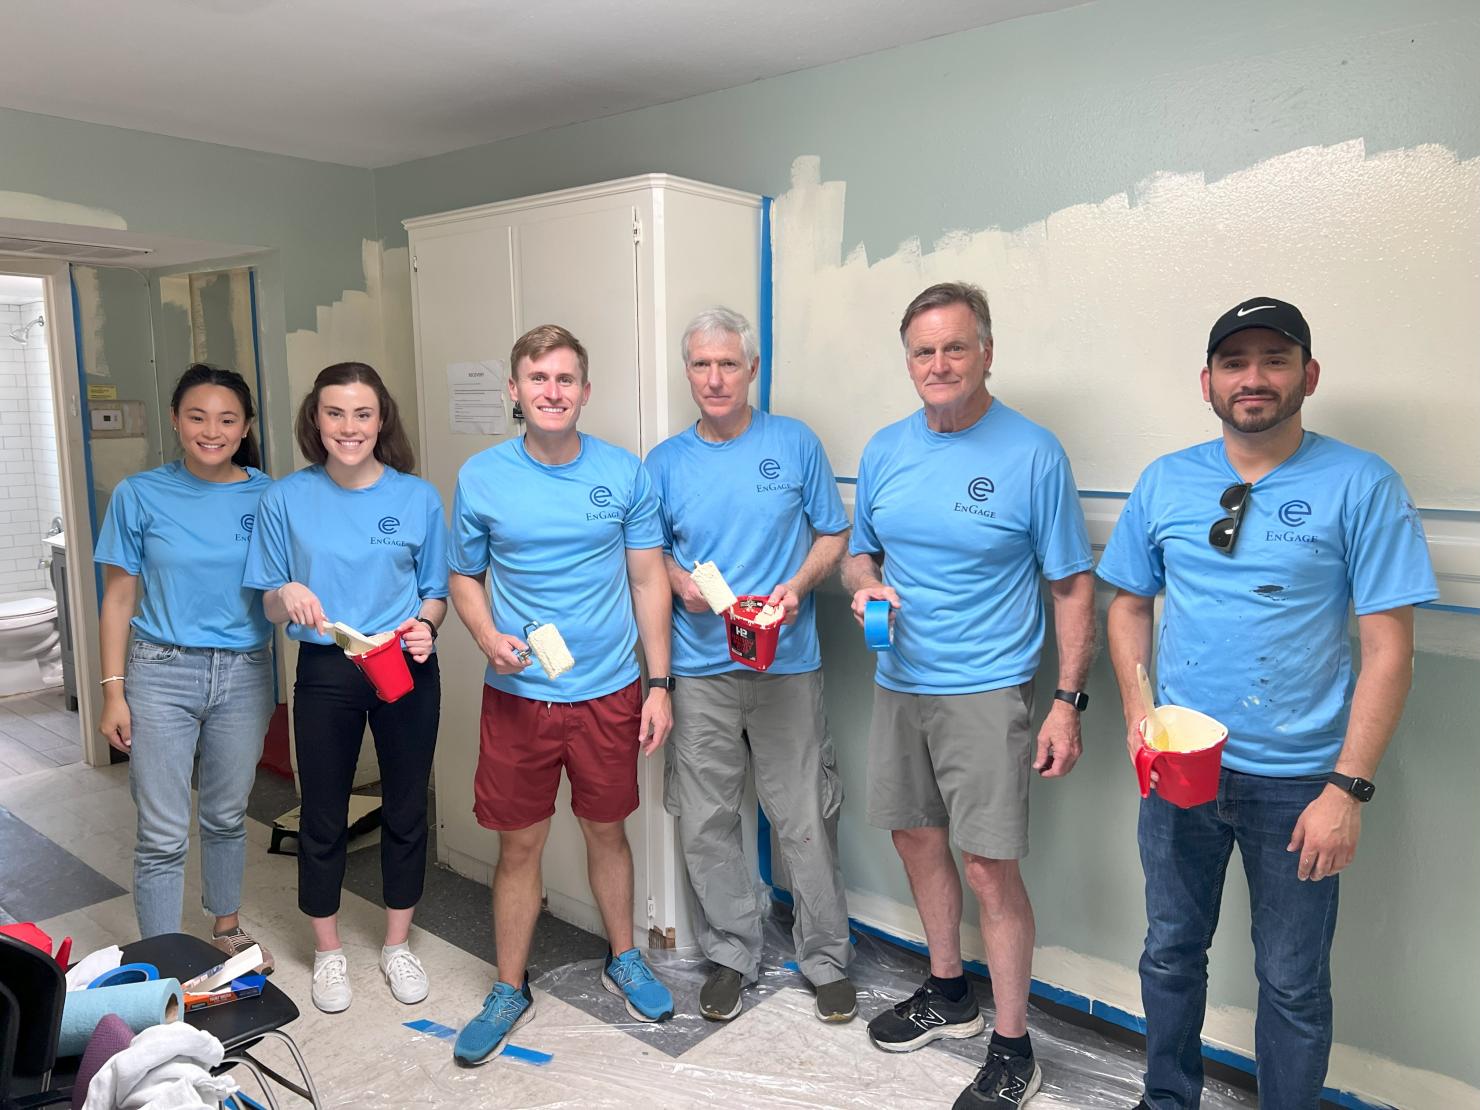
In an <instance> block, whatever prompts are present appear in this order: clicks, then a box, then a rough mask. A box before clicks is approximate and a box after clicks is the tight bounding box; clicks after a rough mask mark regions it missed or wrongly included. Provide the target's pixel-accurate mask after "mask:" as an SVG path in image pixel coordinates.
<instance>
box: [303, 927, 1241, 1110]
mask: <svg viewBox="0 0 1480 1110" xmlns="http://www.w3.org/2000/svg"><path fill="white" fill-rule="evenodd" d="M778 910H779V912H778V915H777V916H775V917H773V919H772V920H771V921H770V922H769V923H768V925H767V930H766V946H765V947H766V952H765V957H764V959H763V966H762V973H761V977H760V980H759V982H758V983H757V984H756V985H755V986H754V987H751V988H749V989H747V990H746V992H745V994H744V995H743V1005H744V1009H743V1010H742V1012H741V1014H740V1015H739V1016H738V1017H737V1018H735V1019H734V1020H733V1021H731V1022H727V1023H716V1022H710V1021H706V1020H704V1019H703V1018H702V1017H700V1016H699V1008H698V999H699V988H700V986H701V985H702V984H703V982H704V978H705V976H706V975H707V974H708V972H709V969H710V965H709V964H708V962H707V961H706V960H704V959H703V958H702V957H701V956H699V955H697V953H694V954H683V955H679V954H675V953H664V952H648V953H646V955H647V957H648V960H649V963H650V964H651V966H652V968H653V970H654V972H655V973H656V974H657V975H658V977H659V978H660V979H662V980H663V982H664V983H665V984H667V985H668V987H669V989H670V990H671V991H672V992H673V996H674V1004H675V1013H674V1016H673V1018H672V1020H670V1021H667V1022H663V1023H661V1024H649V1023H644V1022H639V1021H636V1020H634V1019H633V1018H631V1017H630V1016H629V1015H628V1013H627V1011H626V1008H625V1006H624V1005H623V1003H622V1000H621V999H619V998H617V997H614V996H613V995H611V994H608V993H607V992H606V990H604V989H603V987H602V986H601V961H599V960H583V961H579V962H576V963H572V964H569V965H566V966H563V967H558V968H553V969H550V970H546V971H544V972H542V973H540V974H538V975H537V977H536V978H534V979H533V980H532V982H531V986H532V987H533V989H534V993H535V1016H534V1018H533V1019H532V1020H531V1021H530V1022H529V1023H527V1024H526V1025H524V1026H522V1027H521V1028H519V1029H518V1030H517V1031H516V1032H515V1034H514V1037H513V1041H512V1043H513V1044H515V1045H517V1046H519V1047H521V1048H523V1049H529V1050H533V1051H534V1052H535V1053H548V1054H550V1059H549V1061H548V1062H546V1063H542V1064H537V1063H531V1062H528V1061H527V1060H524V1059H517V1058H511V1057H509V1056H504V1057H500V1058H498V1059H494V1060H491V1061H489V1062H488V1063H487V1064H485V1065H484V1066H482V1067H479V1068H472V1069H466V1068H461V1067H458V1066H457V1065H456V1064H455V1063H454V1062H453V1060H452V1051H451V1046H452V1041H451V1040H450V1039H439V1038H438V1037H436V1036H432V1035H427V1034H425V1033H417V1032H414V1031H413V1030H411V1029H404V1030H403V1032H404V1034H405V1037H404V1051H398V1052H394V1053H390V1054H385V1053H382V1054H379V1055H377V1056H376V1057H374V1058H369V1059H362V1060H360V1061H358V1062H357V1065H356V1070H357V1075H358V1077H359V1079H360V1083H358V1084H357V1086H358V1088H359V1089H358V1090H357V1091H355V1092H354V1094H353V1097H350V1096H349V1095H348V1093H347V1092H346V1093H345V1094H343V1095H341V1096H339V1097H336V1096H335V1095H334V1094H331V1093H330V1092H325V1094H326V1101H327V1102H328V1104H329V1105H331V1106H360V1107H377V1108H379V1107H387V1108H388V1107H407V1108H411V1107H444V1106H445V1107H453V1106H456V1107H540V1108H551V1110H553V1108H557V1107H559V1108H565V1107H569V1108H575V1107H581V1108H590V1107H613V1108H618V1107H621V1108H628V1107H641V1108H650V1110H658V1108H662V1110H668V1108H674V1110H687V1108H696V1110H697V1108H701V1107H702V1108H705V1110H713V1108H715V1107H725V1108H736V1107H744V1108H749V1107H757V1108H764V1107H839V1108H843V1107H931V1106H939V1107H949V1106H950V1105H951V1104H952V1102H953V1101H954V1100H955V1098H956V1096H957V1095H958V1094H959V1093H960V1092H961V1090H962V1089H963V1088H964V1087H965V1086H966V1085H967V1084H968V1083H969V1082H970V1081H971V1079H972V1077H973V1076H974V1075H975V1074H976V1070H977V1068H978V1067H979V1066H980V1064H981V1062H982V1058H983V1056H984V1054H985V1052H986V1045H987V1035H986V1034H983V1035H982V1036H979V1037H974V1038H972V1039H970V1040H965V1041H953V1040H939V1041H936V1042H934V1043H933V1044H931V1045H929V1046H927V1047H926V1048H923V1049H920V1050H918V1051H916V1052H911V1053H887V1052H882V1051H880V1050H879V1049H877V1048H874V1047H873V1045H872V1044H871V1043H870V1042H869V1040H868V1035H867V1030H866V1025H867V1020H868V1018H869V1017H871V1016H872V1015H873V1014H875V1013H877V1012H879V1011H880V1010H881V1009H883V1008H884V1007H886V1006H889V1005H892V1004H893V1003H895V1002H897V1001H900V1000H901V999H903V998H906V997H908V996H909V995H910V994H911V993H912V992H913V991H914V990H915V988H916V987H917V986H918V985H919V984H920V981H921V980H922V979H923V978H924V976H925V974H926V973H927V967H926V964H925V962H924V960H923V959H922V958H921V957H918V956H916V955H914V954H913V953H911V952H908V951H906V950H904V949H901V948H898V947H896V946H894V945H891V944H888V943H886V942H884V941H880V940H877V939H875V938H873V937H870V936H867V935H864V934H860V933H855V934H854V937H855V953H856V957H855V960H854V963H853V966H852V968H850V977H851V978H852V979H853V981H854V983H855V984H856V985H857V987H858V1016H857V1017H856V1018H855V1019H854V1020H853V1021H851V1022H849V1023H847V1024H843V1025H828V1024H824V1023H823V1022H821V1021H819V1020H818V1019H817V1017H816V1015H815V1012H814V1010H813V995H812V991H811V988H810V987H809V985H808V984H807V981H806V980H805V979H804V978H803V977H802V976H801V975H800V974H799V973H798V972H797V971H796V970H795V966H796V965H795V963H792V962H791V961H792V960H793V958H794V957H793V952H792V947H791V939H790V928H789V921H788V920H787V917H786V915H787V914H788V912H789V911H786V910H785V909H784V907H778ZM788 965H789V966H788ZM973 984H974V986H975V989H976V991H977V996H978V999H979V1001H980V1003H981V1006H982V1011H983V1014H984V1015H985V1016H986V1018H987V1028H988V1029H989V1030H990V1028H991V1024H992V1010H991V990H990V987H989V986H988V985H986V984H985V983H982V982H978V981H975V980H973ZM418 1009H420V1008H418ZM413 1016H414V1017H425V1018H430V1019H432V1020H434V1021H438V1022H442V1023H444V1024H446V1025H447V1026H453V1025H460V1024H461V1022H462V1021H463V1020H466V1018H467V1017H468V1016H470V1015H442V1016H439V1015H437V1014H435V1013H427V1014H420V1013H418V1014H416V1015H411V1014H409V1013H408V1015H407V1017H408V1020H409V1019H410V1018H411V1017H413ZM1028 1025H1029V1031H1030V1032H1031V1034H1032V1037H1033V1046H1034V1052H1035V1055H1036V1056H1037V1059H1038V1062H1039V1065H1040V1067H1041V1068H1042V1069H1043V1088H1042V1091H1041V1093H1040V1094H1039V1095H1037V1096H1036V1097H1035V1098H1034V1099H1033V1100H1031V1102H1030V1103H1029V1105H1030V1107H1033V1108H1035V1110H1051V1108H1063V1110H1068V1108H1073V1110H1130V1108H1131V1107H1133V1106H1134V1105H1135V1104H1136V1101H1137V1099H1138V1098H1139V1097H1140V1093H1141V1072H1142V1068H1143V1066H1144V1059H1143V1054H1142V1052H1141V1050H1140V1049H1139V1048H1137V1047H1132V1046H1129V1045H1124V1044H1121V1043H1119V1042H1117V1041H1113V1040H1110V1039H1108V1038H1106V1037H1105V1036H1104V1035H1103V1034H1101V1033H1100V1032H1098V1031H1096V1030H1093V1029H1086V1028H1083V1027H1082V1026H1079V1025H1076V1024H1073V1023H1070V1022H1068V1021H1065V1020H1062V1019H1060V1018H1058V1017H1056V1016H1054V1015H1052V1014H1050V1013H1048V1012H1046V1011H1045V1010H1043V1009H1041V1008H1038V1007H1036V1006H1035V1007H1033V1008H1032V1010H1031V1011H1030V1014H1029V1019H1028ZM1202 1105H1203V1106H1204V1107H1206V1108H1208V1110H1228V1108H1232V1107H1253V1106H1257V1105H1258V1100H1257V1098H1256V1097H1255V1096H1254V1095H1252V1094H1250V1093H1247V1092H1244V1091H1240V1090H1237V1089H1234V1088H1231V1087H1229V1086H1227V1085H1226V1084H1222V1083H1219V1082H1216V1081H1213V1080H1211V1079H1210V1080H1209V1081H1208V1083H1207V1086H1206V1089H1205V1091H1204V1095H1203V1102H1202Z"/></svg>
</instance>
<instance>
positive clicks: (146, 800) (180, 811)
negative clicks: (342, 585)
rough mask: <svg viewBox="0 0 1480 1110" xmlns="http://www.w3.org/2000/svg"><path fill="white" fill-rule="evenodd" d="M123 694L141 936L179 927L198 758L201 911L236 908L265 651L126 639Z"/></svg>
mask: <svg viewBox="0 0 1480 1110" xmlns="http://www.w3.org/2000/svg"><path fill="white" fill-rule="evenodd" d="M124 689H125V697H126V698H127V699H128V708H129V717H130V719H131V725H132V729H133V747H132V749H131V751H130V753H129V756H130V761H129V789H130V791H131V792H132V793H133V796H134V805H135V806H136V807H137V808H138V811H139V840H138V843H137V844H136V845H135V847H134V910H135V912H136V913H137V914H138V917H139V935H140V936H143V937H152V936H157V935H158V934H160V933H174V932H178V931H179V929H180V909H181V903H182V902H183V901H184V896H185V856H186V853H187V852H188V851H189V848H190V800H191V799H190V778H191V771H192V769H193V768H194V766H195V761H196V758H197V756H198V757H199V759H200V783H199V795H200V797H199V815H200V858H201V863H200V872H201V874H200V885H201V901H202V905H203V906H204V908H205V911H206V912H207V913H209V914H212V915H214V916H216V917H225V916H227V915H228V914H233V913H235V912H236V911H237V910H238V909H240V908H241V898H242V869H243V868H244V867H245V866H246V835H247V829H246V817H247V796H248V795H249V794H250V793H251V791H252V782H253V780H254V779H255V777H256V774H257V761H258V760H259V759H261V758H262V738H263V736H265V735H266V733H267V723H268V720H269V719H270V718H271V717H272V711H273V706H274V700H275V699H274V698H273V692H272V653H271V652H270V651H268V649H267V648H265V647H264V648H262V649H261V650H260V651H245V652H243V651H227V650H225V649H214V648H182V647H175V646H174V645H172V644H154V643H150V642H149V641H148V640H140V639H138V638H135V639H134V642H133V644H132V646H131V647H130V648H129V660H128V669H127V678H126V680H125V687H124Z"/></svg>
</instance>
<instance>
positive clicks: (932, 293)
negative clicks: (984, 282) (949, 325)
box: [899, 281, 992, 347]
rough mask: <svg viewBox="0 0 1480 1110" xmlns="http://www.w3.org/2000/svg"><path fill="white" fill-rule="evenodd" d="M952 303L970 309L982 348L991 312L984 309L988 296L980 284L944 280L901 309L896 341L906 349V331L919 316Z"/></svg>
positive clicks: (989, 335) (989, 338)
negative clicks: (902, 315) (902, 312)
mask: <svg viewBox="0 0 1480 1110" xmlns="http://www.w3.org/2000/svg"><path fill="white" fill-rule="evenodd" d="M953 304H964V305H965V306H966V307H967V308H969V309H971V314H972V315H973V316H975V317H976V336H977V338H978V339H980V340H981V344H982V346H983V347H985V346H986V345H987V344H988V343H990V342H991V341H992V310H991V309H990V308H988V307H987V295H986V293H985V292H983V291H982V287H981V286H980V285H972V284H971V283H970V282H966V281H943V282H941V283H940V284H939V285H932V286H931V287H930V288H929V289H927V290H925V291H924V292H923V293H921V294H920V295H919V296H918V297H916V298H915V299H914V300H912V301H911V302H910V307H909V308H907V309H905V310H904V319H902V320H901V321H900V322H899V341H900V342H901V343H903V344H904V345H905V346H906V347H908V346H909V340H907V339H906V338H905V332H907V331H909V330H910V324H911V323H912V322H913V321H914V319H915V317H916V316H918V315H920V313H922V312H929V311H930V310H931V309H932V308H949V307H950V306H951V305H953Z"/></svg>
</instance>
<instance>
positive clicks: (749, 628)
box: [725, 595, 781, 671]
mask: <svg viewBox="0 0 1480 1110" xmlns="http://www.w3.org/2000/svg"><path fill="white" fill-rule="evenodd" d="M765 607H766V599H765V598H764V597H756V596H755V595H747V596H745V597H741V598H737V599H736V600H735V604H734V605H731V606H730V607H729V608H728V609H726V610H725V631H726V632H727V633H728V634H729V641H730V658H731V659H733V660H734V661H735V662H737V663H744V664H745V665H746V666H747V667H750V668H752V669H754V670H757V671H763V670H765V669H766V668H767V667H769V666H770V665H771V664H772V663H774V662H776V636H777V634H778V633H779V632H780V631H781V622H780V621H779V620H777V621H773V622H772V623H771V624H757V623H756V622H755V620H754V619H753V618H754V617H755V615H756V614H757V613H759V612H760V611H761V610H762V609H764V608H765Z"/></svg>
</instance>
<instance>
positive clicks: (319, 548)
mask: <svg viewBox="0 0 1480 1110" xmlns="http://www.w3.org/2000/svg"><path fill="white" fill-rule="evenodd" d="M243 581H245V583H246V584H247V585H248V586H251V587H253V588H254V589H258V590H275V589H277V588H278V587H279V586H283V585H286V584H287V583H289V582H298V583H301V584H302V585H304V586H307V587H308V588H309V589H310V590H312V591H313V593H314V596H315V597H317V598H318V599H319V604H320V605H321V606H323V609H324V616H325V617H326V618H327V619H329V620H331V621H342V622H343V623H345V624H347V625H349V626H350V627H351V628H354V629H357V630H358V631H360V632H363V633H365V634H366V635H367V636H374V635H377V634H378V633H381V632H389V631H390V630H391V629H393V628H395V627H397V626H398V625H399V624H400V623H401V622H402V621H404V620H407V619H408V618H410V617H414V616H416V614H417V613H419V612H420V611H421V603H422V601H423V600H424V599H426V598H439V597H446V596H447V523H446V521H445V520H443V518H442V499H441V498H440V497H438V496H437V491H436V489H435V488H434V487H433V486H432V484H431V483H430V482H426V481H423V480H422V479H420V478H418V477H416V476H415V475H413V474H403V473H401V472H400V471H399V470H393V469H391V468H390V467H386V468H385V470H384V471H383V472H382V473H381V475H380V477H379V478H378V479H376V481H375V483H374V485H369V486H366V487H365V488H363V489H345V488H344V487H343V486H341V485H339V484H338V483H337V482H335V481H334V479H333V478H331V477H329V475H328V474H327V473H325V471H324V468H323V467H322V466H310V467H306V468H305V469H303V470H300V471H298V472H297V473H296V474H290V475H289V476H288V477H286V478H284V479H282V480H281V481H279V482H277V483H276V484H275V485H274V486H273V487H272V489H271V490H270V491H269V492H268V494H267V496H266V497H264V498H263V499H262V508H261V510H260V511H259V512H258V514H257V529H256V531H255V532H253V533H252V544H251V550H250V551H249V552H248V555H247V571H246V577H245V578H244V579H243ZM288 635H289V636H290V637H292V638H293V639H295V640H302V641H304V642H305V643H310V644H329V643H333V641H332V640H331V639H329V637H327V636H321V635H319V633H318V632H316V631H315V630H314V629H312V628H309V627H306V626H304V625H301V624H289V625H288Z"/></svg>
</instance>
